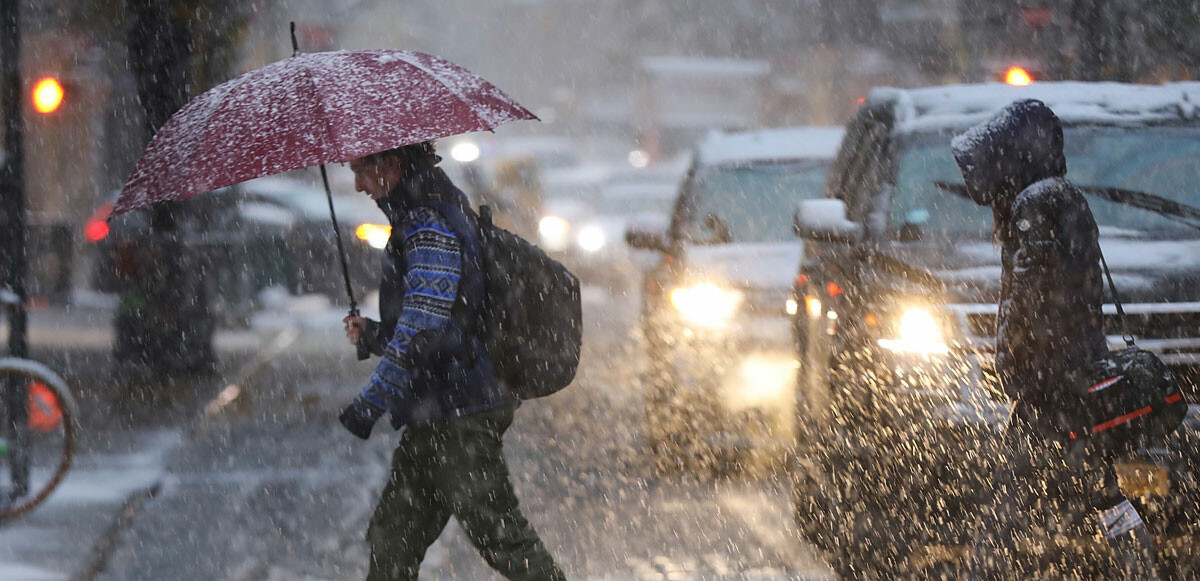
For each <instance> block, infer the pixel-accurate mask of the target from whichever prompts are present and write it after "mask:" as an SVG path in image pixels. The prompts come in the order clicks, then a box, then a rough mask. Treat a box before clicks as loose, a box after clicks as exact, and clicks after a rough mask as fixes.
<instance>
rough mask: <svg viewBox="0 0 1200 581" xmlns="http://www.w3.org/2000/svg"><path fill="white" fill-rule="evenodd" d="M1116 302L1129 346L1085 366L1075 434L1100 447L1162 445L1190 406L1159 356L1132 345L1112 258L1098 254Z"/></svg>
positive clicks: (1079, 383) (1078, 386)
mask: <svg viewBox="0 0 1200 581" xmlns="http://www.w3.org/2000/svg"><path fill="white" fill-rule="evenodd" d="M1100 261H1101V264H1103V265H1104V275H1105V276H1106V277H1107V278H1108V285H1109V289H1110V290H1111V291H1112V295H1113V303H1114V304H1115V305H1116V307H1117V316H1118V317H1119V319H1120V323H1121V327H1122V331H1123V332H1124V335H1125V343H1126V347H1125V348H1123V349H1119V350H1116V351H1110V352H1108V353H1106V354H1104V356H1102V357H1100V358H1099V359H1096V360H1095V361H1092V362H1091V363H1089V364H1088V365H1087V366H1085V367H1084V369H1082V370H1081V373H1080V375H1079V379H1078V380H1077V382H1076V384H1075V385H1074V386H1073V389H1072V392H1073V393H1072V394H1071V396H1072V399H1074V400H1075V402H1077V403H1079V404H1080V405H1079V407H1078V408H1077V410H1078V411H1077V413H1076V414H1074V416H1075V418H1076V421H1075V422H1074V424H1075V425H1073V426H1071V427H1070V428H1068V429H1069V433H1068V434H1067V435H1068V436H1069V437H1070V438H1071V439H1076V438H1088V439H1090V440H1092V441H1093V443H1095V444H1096V447H1097V448H1098V449H1101V450H1109V451H1114V452H1120V451H1127V450H1131V449H1135V448H1138V447H1141V446H1148V445H1159V444H1161V443H1162V441H1163V440H1165V439H1166V438H1167V436H1169V435H1170V434H1171V433H1172V432H1174V431H1175V430H1176V429H1177V428H1179V425H1180V424H1181V423H1183V419H1184V417H1185V416H1186V415H1187V411H1188V405H1187V402H1186V401H1184V399H1183V396H1182V394H1180V393H1179V386H1178V384H1176V382H1175V378H1174V377H1172V375H1171V370H1170V369H1168V368H1167V366H1166V364H1165V363H1163V362H1162V360H1161V359H1159V358H1158V356H1157V355H1155V354H1153V353H1151V352H1149V351H1146V350H1145V349H1141V348H1139V347H1137V346H1136V345H1134V341H1133V335H1131V334H1130V333H1129V332H1128V329H1127V327H1126V325H1125V309H1124V308H1123V307H1122V306H1121V299H1120V297H1118V296H1117V287H1116V285H1115V284H1113V280H1112V274H1111V273H1109V271H1108V263H1107V262H1106V261H1105V260H1104V256H1103V255H1101V256H1100Z"/></svg>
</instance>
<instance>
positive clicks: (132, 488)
mask: <svg viewBox="0 0 1200 581" xmlns="http://www.w3.org/2000/svg"><path fill="white" fill-rule="evenodd" d="M82 302H83V304H79V305H77V306H74V307H47V308H41V309H35V310H32V311H31V312H30V314H29V342H30V352H31V356H32V357H31V358H33V359H36V360H38V361H41V362H43V363H46V364H47V365H48V366H49V367H50V368H51V369H53V370H55V371H56V372H57V373H59V374H60V375H62V376H63V378H64V379H65V380H66V381H67V383H68V385H70V386H71V388H72V391H73V395H74V396H75V398H76V400H77V404H78V406H79V408H80V409H79V412H80V413H79V415H80V427H81V430H80V442H79V448H78V450H77V452H76V455H75V461H74V464H73V466H72V469H71V472H70V473H69V474H68V476H67V478H66V480H65V481H64V482H63V483H62V484H61V485H60V486H59V488H58V489H57V490H56V491H55V492H54V494H53V495H52V496H51V497H50V499H48V500H47V501H46V503H44V504H43V505H41V506H40V507H38V508H37V509H35V510H34V511H32V512H31V513H29V514H27V515H25V516H23V517H21V518H18V519H16V520H15V521H13V522H11V523H7V524H0V579H5V580H11V581H19V580H30V581H34V580H37V581H42V580H60V579H62V580H65V579H91V578H93V577H95V576H96V574H97V573H99V572H100V571H101V570H102V569H103V567H104V565H105V560H106V558H107V556H108V554H109V553H111V552H112V551H113V550H115V548H116V547H115V544H114V543H115V541H116V540H117V537H118V534H119V532H120V530H121V529H122V528H123V527H125V526H127V525H128V524H129V523H128V521H129V520H130V518H131V517H132V516H133V515H134V514H135V513H136V512H137V510H138V508H139V506H140V504H141V503H142V502H144V501H145V500H147V499H149V498H151V497H152V496H153V495H154V494H155V493H156V492H157V490H158V488H159V486H160V484H161V482H162V481H163V478H164V476H165V473H166V470H165V467H166V465H167V462H168V460H169V459H170V458H171V456H172V454H174V453H175V451H176V450H177V449H178V448H179V447H180V446H181V445H182V443H183V442H184V441H185V439H186V437H187V434H188V432H189V431H190V430H191V429H192V426H194V425H195V423H196V422H197V421H198V420H199V418H200V417H202V414H203V408H204V407H205V405H206V404H208V403H209V402H210V401H211V400H212V399H213V398H214V397H215V395H216V394H217V393H219V392H220V390H221V389H222V388H224V387H225V386H226V385H227V383H228V379H229V378H231V377H234V376H236V375H237V373H238V372H239V371H240V370H242V369H244V366H245V364H246V363H247V362H248V361H252V360H253V359H254V355H255V353H257V352H258V351H259V350H260V349H261V348H262V347H263V346H264V345H269V344H270V343H271V339H272V337H274V336H276V335H278V334H279V332H280V331H279V330H278V329H270V328H267V329H263V328H251V329H240V330H221V331H219V332H218V334H217V336H216V338H215V347H216V350H217V353H218V359H219V361H218V367H217V370H216V372H215V373H213V374H211V375H207V376H203V377H191V378H185V379H183V380H181V381H178V382H175V384H173V385H170V386H164V387H163V389H161V390H157V389H155V390H149V389H145V388H143V389H141V390H137V389H133V390H131V389H128V388H126V387H124V386H122V385H119V382H117V381H116V380H114V379H113V376H112V374H111V355H110V354H111V350H112V343H113V331H112V312H111V306H110V305H107V304H105V303H104V302H103V301H102V300H92V301H88V300H85V301H82ZM0 336H2V337H7V336H8V329H7V326H6V325H5V324H0Z"/></svg>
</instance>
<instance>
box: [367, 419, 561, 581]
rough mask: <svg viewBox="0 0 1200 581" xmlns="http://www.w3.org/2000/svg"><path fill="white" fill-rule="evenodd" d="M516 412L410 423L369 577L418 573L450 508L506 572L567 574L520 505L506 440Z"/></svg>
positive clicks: (381, 515)
mask: <svg viewBox="0 0 1200 581" xmlns="http://www.w3.org/2000/svg"><path fill="white" fill-rule="evenodd" d="M513 411H514V409H513V408H503V409H499V410H492V411H488V412H484V413H480V414H474V415H470V416H466V417H462V418H456V419H453V420H446V421H436V422H422V423H420V424H414V425H411V426H409V427H408V428H407V429H406V430H405V433H404V435H403V436H402V437H401V440H400V444H399V445H398V446H397V447H396V451H395V453H394V454H393V456H392V476H391V478H390V479H389V480H388V483H387V487H385V488H384V490H383V496H382V497H381V498H380V500H379V506H377V507H376V508H375V514H374V516H372V517H371V525H370V527H369V528H368V529H367V542H368V544H369V545H370V547H371V568H370V572H369V573H368V574H367V580H368V581H383V580H397V579H416V578H417V572H418V571H419V570H420V567H421V560H422V559H423V558H424V557H425V549H427V548H428V547H429V545H431V544H433V542H434V541H435V540H437V538H438V536H439V535H441V532H442V529H443V528H445V526H446V523H447V522H448V521H449V520H450V516H451V515H453V516H454V517H455V518H457V519H458V522H459V524H461V525H462V528H463V530H464V531H466V533H467V536H468V537H469V538H470V539H471V542H472V543H473V544H474V545H475V547H476V548H477V549H479V552H480V553H481V554H482V555H483V558H484V559H485V560H486V561H487V563H488V564H489V565H491V566H492V568H494V569H496V570H497V571H499V572H500V573H501V574H503V575H504V576H505V577H507V578H509V579H528V580H561V579H564V577H563V574H562V571H560V570H559V568H558V566H557V565H556V564H555V563H554V559H553V557H551V556H550V553H549V552H548V551H547V550H546V547H545V545H543V544H542V541H541V540H540V539H539V538H538V536H537V532H535V531H534V530H533V526H532V525H530V524H529V521H527V520H525V517H524V516H523V515H522V514H521V511H520V509H519V508H518V507H517V496H516V494H515V492H514V490H513V486H512V482H511V481H510V480H509V477H508V465H507V464H506V462H505V460H504V452H503V449H502V442H501V438H502V436H503V435H504V431H505V430H507V429H508V426H509V425H510V424H511V423H512V419H513Z"/></svg>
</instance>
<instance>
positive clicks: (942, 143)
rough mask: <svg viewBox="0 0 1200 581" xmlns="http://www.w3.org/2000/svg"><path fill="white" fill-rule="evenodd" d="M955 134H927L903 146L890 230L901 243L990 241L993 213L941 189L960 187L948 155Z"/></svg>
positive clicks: (953, 165)
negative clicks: (932, 238)
mask: <svg viewBox="0 0 1200 581" xmlns="http://www.w3.org/2000/svg"><path fill="white" fill-rule="evenodd" d="M952 137H953V135H952V134H949V133H947V134H936V135H925V136H921V137H920V138H918V139H913V140H912V141H910V142H908V143H905V144H902V145H901V152H900V155H899V156H898V165H897V170H896V189H895V193H894V194H893V196H892V206H891V218H892V225H893V227H894V228H895V229H896V230H897V232H898V233H899V237H900V238H901V240H904V239H908V238H912V237H916V236H922V237H923V236H929V235H935V234H941V235H957V236H967V237H978V238H986V237H987V236H988V235H989V233H990V232H991V231H992V211H991V210H990V209H988V208H984V207H981V206H978V205H976V204H975V203H974V202H972V201H970V200H967V199H965V198H961V197H958V196H955V195H952V194H950V193H947V192H946V191H944V190H942V189H940V188H939V187H938V186H937V184H938V183H939V182H941V183H962V173H961V172H960V171H959V169H958V165H957V164H956V163H954V156H953V155H951V153H950V139H951V138H952Z"/></svg>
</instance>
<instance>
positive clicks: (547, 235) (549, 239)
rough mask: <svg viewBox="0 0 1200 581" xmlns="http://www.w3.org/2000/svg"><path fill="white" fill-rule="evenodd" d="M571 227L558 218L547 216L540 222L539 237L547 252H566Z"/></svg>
mask: <svg viewBox="0 0 1200 581" xmlns="http://www.w3.org/2000/svg"><path fill="white" fill-rule="evenodd" d="M570 231H571V225H570V224H569V223H568V222H567V221H566V220H564V219H562V218H559V217H558V216H545V217H543V218H542V220H541V221H540V222H538V237H540V238H541V239H542V246H544V247H545V248H546V250H565V249H566V248H567V233H569V232H570Z"/></svg>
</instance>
